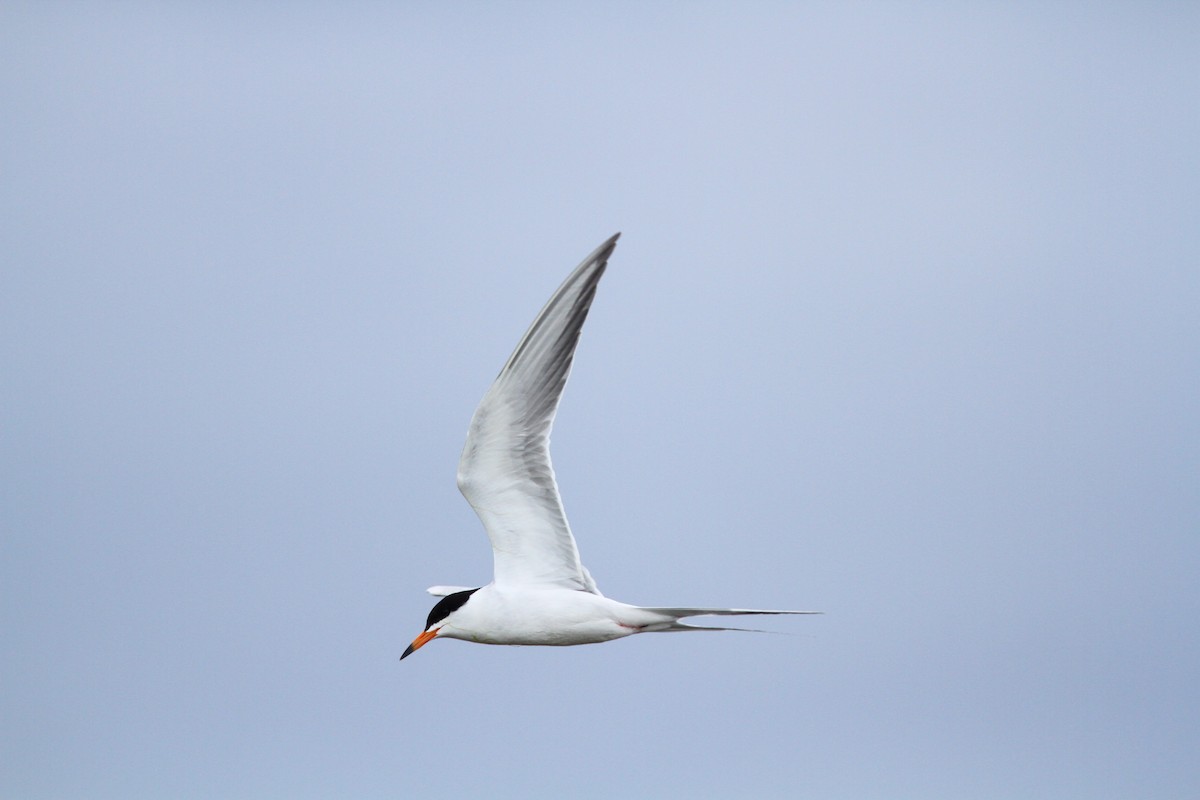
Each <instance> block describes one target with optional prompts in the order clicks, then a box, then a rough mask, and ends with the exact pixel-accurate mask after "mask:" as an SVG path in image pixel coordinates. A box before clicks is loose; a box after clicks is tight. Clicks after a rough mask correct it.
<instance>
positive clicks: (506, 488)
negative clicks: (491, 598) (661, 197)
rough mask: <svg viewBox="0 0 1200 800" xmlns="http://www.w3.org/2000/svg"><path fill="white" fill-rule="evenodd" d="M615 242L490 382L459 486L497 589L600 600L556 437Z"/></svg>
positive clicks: (578, 275) (565, 287) (570, 282)
mask: <svg viewBox="0 0 1200 800" xmlns="http://www.w3.org/2000/svg"><path fill="white" fill-rule="evenodd" d="M618 236H620V234H616V235H614V236H613V237H612V238H610V239H609V240H608V241H606V242H605V243H604V244H602V245H600V246H599V247H598V248H596V250H595V251H594V252H593V253H592V254H591V255H589V256H588V257H587V258H586V259H584V260H583V263H581V264H580V265H579V266H578V267H576V268H575V270H574V271H573V272H572V273H571V274H570V275H569V276H567V279H566V280H565V281H563V283H562V285H561V286H559V287H558V290H557V291H555V293H554V294H553V295H552V296H551V297H550V300H549V301H548V302H547V303H546V305H545V306H544V307H543V308H542V310H541V313H539V314H538V315H537V317H536V318H535V319H534V321H533V324H532V325H530V326H529V330H528V331H526V332H525V335H524V336H523V337H522V338H521V341H520V342H519V343H518V344H517V347H516V349H515V350H514V351H513V354H512V355H511V356H510V357H509V359H508V361H507V362H506V363H505V365H504V368H503V369H501V370H500V374H499V375H498V376H497V377H496V380H495V381H494V382H493V383H492V386H491V388H490V389H488V391H487V394H485V395H484V397H483V400H482V401H480V403H479V407H478V408H476V409H475V415H474V416H473V417H472V418H471V426H470V429H469V431H468V433H467V443H466V445H465V446H464V447H463V452H462V457H461V458H460V459H459V462H458V488H459V490H460V491H461V492H462V493H463V496H464V497H466V498H467V502H468V503H470V504H471V507H472V508H474V509H475V513H476V514H478V515H479V519H480V520H481V521H482V522H483V527H484V528H485V529H486V530H487V534H488V538H489V539H491V542H492V551H493V555H494V566H495V582H496V583H497V584H549V585H555V586H563V587H567V588H572V589H579V590H582V591H589V592H595V593H596V594H599V591H598V590H597V588H596V583H595V581H593V580H592V578H591V575H589V574H588V571H587V570H586V569H584V567H583V564H582V563H581V562H580V560H579V548H578V547H577V546H576V544H575V537H574V536H572V535H571V528H570V525H568V524H567V515H566V512H565V511H564V510H563V505H562V498H561V497H560V496H559V493H558V484H557V482H556V481H555V479H554V467H553V466H552V464H551V463H550V429H551V427H552V426H553V424H554V416H555V413H556V412H557V410H558V402H559V399H560V398H561V397H562V391H563V387H565V386H566V383H567V377H568V375H569V374H570V371H571V361H572V358H573V357H574V355H575V346H576V344H577V343H578V341H579V333H580V331H581V330H582V328H583V323H584V321H585V320H586V319H587V315H588V310H589V309H590V308H591V305H592V300H593V299H594V298H595V295H596V285H597V284H598V283H599V281H600V277H601V276H602V275H603V274H604V270H605V267H606V266H607V264H608V258H609V256H610V255H611V254H612V252H613V248H615V247H616V245H617V237H618Z"/></svg>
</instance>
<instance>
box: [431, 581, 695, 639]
mask: <svg viewBox="0 0 1200 800" xmlns="http://www.w3.org/2000/svg"><path fill="white" fill-rule="evenodd" d="M452 616H453V618H452V619H449V620H447V622H446V624H445V625H444V626H442V628H441V629H440V632H439V633H438V636H444V637H447V638H450V639H462V640H464V641H468V642H479V643H481V644H524V645H571V644H592V643H595V642H607V641H610V640H612V639H620V638H621V637H623V636H630V635H631V634H634V633H641V632H642V631H644V630H646V629H647V628H650V627H653V626H662V625H670V624H671V623H673V622H674V619H673V618H671V617H668V616H666V615H663V614H656V613H654V612H652V611H649V610H646V609H642V608H638V607H637V606H631V605H628V604H626V603H620V602H617V601H616V600H610V599H609V598H607V597H604V596H603V595H599V594H592V593H591V592H580V591H576V590H573V589H559V588H557V587H553V586H549V587H543V586H503V585H499V586H498V585H496V584H494V583H492V584H488V585H487V586H484V587H483V588H481V589H479V590H478V591H477V592H475V593H474V594H472V595H471V597H470V599H469V600H468V601H467V602H466V603H465V604H464V605H463V606H462V607H461V608H460V609H459V610H458V611H456V612H455V613H454V614H453V615H452Z"/></svg>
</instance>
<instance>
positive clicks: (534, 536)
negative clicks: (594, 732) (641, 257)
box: [400, 233, 818, 660]
mask: <svg viewBox="0 0 1200 800" xmlns="http://www.w3.org/2000/svg"><path fill="white" fill-rule="evenodd" d="M620 235H621V234H619V233H618V234H615V235H614V236H613V237H612V238H610V239H609V240H608V241H606V242H605V243H604V244H602V245H600V246H599V247H598V248H596V250H595V251H594V252H593V253H592V254H591V255H589V256H588V257H587V258H585V259H584V260H583V263H582V264H580V265H579V266H578V267H576V268H575V270H574V271H573V272H572V273H571V274H570V275H568V276H567V279H566V280H565V281H563V283H562V285H561V286H559V287H558V290H557V291H555V292H554V294H553V295H552V296H551V297H550V300H549V301H548V302H547V303H546V305H545V307H544V308H542V310H541V313H539V314H538V315H537V317H536V318H535V319H534V321H533V324H532V325H530V326H529V330H527V331H526V332H525V335H524V336H522V337H521V341H520V342H519V343H518V344H517V348H516V350H514V351H513V354H512V355H511V356H510V357H509V359H508V361H507V362H506V363H505V365H504V368H503V369H501V370H500V374H499V375H498V376H497V377H496V380H495V382H494V383H492V386H491V388H490V389H488V391H487V394H485V395H484V396H483V400H482V401H480V403H479V407H478V408H476V409H475V415H474V416H473V417H472V418H471V426H470V428H469V430H468V432H467V443H466V446H465V447H464V448H463V452H462V457H461V458H460V459H459V462H458V488H459V490H460V491H461V492H462V493H463V496H465V497H466V498H467V502H468V503H470V504H471V507H472V508H474V509H475V513H476V514H478V515H479V519H480V520H481V521H482V522H483V527H484V529H486V530H487V535H488V538H489V539H490V540H491V543H492V554H493V556H494V562H493V563H494V576H493V580H492V582H491V583H489V584H488V585H487V586H483V587H479V588H475V589H472V588H467V587H461V586H432V587H430V588H429V590H428V591H429V593H430V594H432V595H434V596H435V597H441V598H442V599H441V600H439V601H438V603H437V605H435V606H434V607H433V610H432V611H430V612H429V618H428V619H427V620H426V622H425V630H424V631H423V632H422V633H421V634H420V635H419V636H417V638H416V639H414V640H413V642H412V644H410V645H409V646H408V649H406V650H405V651H404V655H402V656H400V658H401V660H403V659H405V658H407V657H408V656H410V655H412V654H413V653H414V652H416V651H417V650H418V649H419V648H421V647H424V646H425V645H426V644H428V643H429V642H431V641H433V640H434V639H461V640H463V641H468V642H479V643H481V644H508V645H573V644H592V643H596V642H607V641H611V640H613V639H620V638H623V637H625V636H632V635H633V634H635V633H657V632H662V631H713V630H718V631H720V630H742V629H740V628H719V627H706V626H700V625H688V624H685V623H683V622H680V620H681V619H684V618H685V617H695V616H704V615H710V614H711V615H721V616H735V615H743V614H812V613H818V612H812V611H762V610H753V609H745V608H659V607H646V606H633V605H628V604H626V603H621V602H618V601H616V600H612V599H610V598H608V597H605V596H604V595H603V594H601V593H600V590H599V589H598V588H596V582H595V581H594V580H592V576H591V575H590V574H589V573H588V571H587V569H586V568H585V567H584V566H583V563H582V562H581V561H580V560H579V548H578V547H577V546H576V544H575V537H574V536H572V535H571V528H570V526H569V525H568V524H567V515H566V512H565V511H564V510H563V504H562V499H561V498H560V497H559V494H558V484H557V483H556V482H555V479H554V469H553V467H552V466H551V464H550V428H551V426H552V425H553V423H554V416H555V413H556V412H557V410H558V401H559V398H560V397H561V396H562V392H563V387H564V386H566V383H567V376H568V374H569V373H570V371H571V360H572V358H573V356H574V354H575V345H576V343H578V341H579V332H580V331H581V330H582V328H583V323H584V320H585V319H587V315H588V309H589V308H591V305H592V299H593V298H594V297H595V295H596V285H597V284H598V283H599V282H600V277H601V276H602V275H603V274H604V270H605V268H606V267H607V266H608V258H609V256H611V255H612V252H613V249H614V248H615V247H616V246H617V237H619V236H620Z"/></svg>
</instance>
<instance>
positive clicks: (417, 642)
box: [400, 629, 437, 661]
mask: <svg viewBox="0 0 1200 800" xmlns="http://www.w3.org/2000/svg"><path fill="white" fill-rule="evenodd" d="M435 636H437V630H436V629H435V630H432V631H425V632H424V633H422V634H421V635H420V636H418V637H417V638H415V639H413V643H412V644H410V645H409V646H408V649H407V650H405V651H404V655H402V656H400V660H401V661H403V660H404V659H406V658H408V657H409V656H411V655H412V654H413V653H415V652H417V651H418V650H420V649H421V648H422V647H424V646H425V644H426V643H427V642H431V641H433V637H435Z"/></svg>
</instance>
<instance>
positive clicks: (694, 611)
mask: <svg viewBox="0 0 1200 800" xmlns="http://www.w3.org/2000/svg"><path fill="white" fill-rule="evenodd" d="M639 608H641V610H642V611H649V612H651V613H653V614H662V615H664V616H667V617H674V618H675V619H674V621H673V622H671V623H670V624H669V625H667V626H666V627H662V628H658V630H659V631H661V632H664V633H669V632H673V631H745V632H747V633H769V631H760V630H757V629H756V628H728V627H718V626H712V625H688V624H686V623H683V622H680V621H679V620H681V619H684V618H685V617H705V616H718V617H741V616H751V615H759V616H762V615H767V614H820V613H822V612H820V611H772V610H766V609H755V608H656V607H651V606H639Z"/></svg>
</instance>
